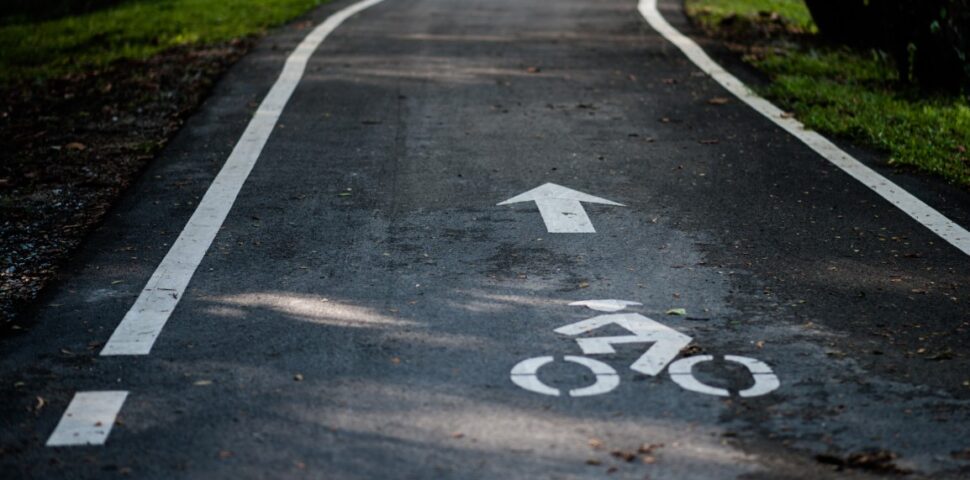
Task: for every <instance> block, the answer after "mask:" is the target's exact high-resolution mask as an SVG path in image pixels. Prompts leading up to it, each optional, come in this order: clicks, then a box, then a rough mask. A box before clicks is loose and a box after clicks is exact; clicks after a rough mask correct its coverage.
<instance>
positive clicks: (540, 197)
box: [499, 183, 624, 233]
mask: <svg viewBox="0 0 970 480" xmlns="http://www.w3.org/2000/svg"><path fill="white" fill-rule="evenodd" d="M521 202H536V206H537V207H539V214H540V215H542V221H543V222H545V223H546V230H548V231H549V233H596V229H594V228H593V222H591V221H590V220H589V215H586V210H585V209H584V208H583V204H582V203H580V202H586V203H601V204H603V205H616V206H619V207H623V206H624V205H623V204H622V203H616V202H613V201H610V200H606V199H605V198H600V197H594V196H592V195H588V194H585V193H583V192H577V191H576V190H573V189H570V188H566V187H563V186H559V185H556V184H554V183H547V184H545V185H541V186H539V187H536V188H533V189H532V190H529V191H528V192H525V193H523V194H521V195H516V196H515V197H512V198H510V199H508V200H506V201H504V202H502V203H499V205H511V204H513V203H521Z"/></svg>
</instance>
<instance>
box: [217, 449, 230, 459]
mask: <svg viewBox="0 0 970 480" xmlns="http://www.w3.org/2000/svg"><path fill="white" fill-rule="evenodd" d="M231 456H232V452H230V451H229V450H219V460H225V459H227V458H229V457H231Z"/></svg>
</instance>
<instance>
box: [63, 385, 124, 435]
mask: <svg viewBox="0 0 970 480" xmlns="http://www.w3.org/2000/svg"><path fill="white" fill-rule="evenodd" d="M127 398H128V392H127V391H125V390H110V391H99V392H77V393H75V394H74V398H72V399H71V403H69V404H68V405H67V410H65V411H64V415H62V416H61V420H60V421H59V422H57V427H54V432H53V433H51V436H50V437H49V438H48V439H47V443H46V444H45V446H48V447H70V446H79V445H104V442H106V441H107V440H108V435H110V434H111V428H112V427H114V424H115V420H116V419H117V418H118V412H120V411H121V407H122V406H124V404H125V400H126V399H127Z"/></svg>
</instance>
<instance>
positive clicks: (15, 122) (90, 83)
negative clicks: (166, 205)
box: [0, 40, 252, 335]
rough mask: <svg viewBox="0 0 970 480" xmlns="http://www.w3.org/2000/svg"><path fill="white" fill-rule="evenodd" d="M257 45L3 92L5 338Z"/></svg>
mask: <svg viewBox="0 0 970 480" xmlns="http://www.w3.org/2000/svg"><path fill="white" fill-rule="evenodd" d="M251 44H252V41H250V40H236V41H232V42H228V43H223V44H218V45H209V46H191V47H180V48H175V49H172V50H168V51H166V52H164V53H162V54H159V55H156V56H154V57H152V58H150V59H147V60H139V61H131V60H129V61H120V62H117V63H115V64H113V65H112V66H110V67H108V68H106V69H103V70H97V71H91V72H86V73H83V74H78V75H71V76H68V77H65V78H60V79H56V80H49V81H46V82H43V83H33V82H23V83H20V84H17V85H12V86H6V87H2V88H0V98H2V99H3V105H2V107H0V335H3V334H9V333H10V332H11V331H12V330H17V329H22V328H25V327H26V325H25V324H24V323H23V322H24V320H23V317H24V315H23V314H24V312H25V310H26V308H27V306H28V305H30V304H31V303H32V302H33V300H34V299H36V298H37V296H38V295H39V293H40V292H41V290H42V289H43V287H44V285H45V284H47V283H48V282H50V281H51V280H52V279H54V278H56V275H57V270H58V266H59V265H60V264H62V263H63V262H64V261H65V259H66V258H67V257H68V255H69V254H70V253H71V252H72V251H73V250H74V248H75V247H77V246H78V244H79V243H80V242H81V241H82V240H83V239H84V238H85V235H86V234H87V233H88V232H89V231H90V230H91V229H92V228H93V227H95V226H96V225H97V224H98V223H99V222H100V221H101V219H102V218H103V217H104V215H105V213H106V212H107V211H108V210H109V208H110V207H111V205H112V204H113V203H114V201H115V199H116V198H117V197H118V196H119V195H120V194H121V192H123V191H124V189H125V187H127V186H128V185H129V184H130V183H131V182H132V180H133V179H134V178H135V177H136V176H137V175H138V173H139V172H140V171H141V170H142V168H143V167H144V166H145V165H146V164H147V163H148V161H149V160H151V159H152V158H153V156H154V155H155V153H156V152H158V151H159V150H160V149H161V148H162V146H164V145H165V143H166V142H167V141H168V140H169V139H170V138H171V137H172V136H173V135H174V133H175V132H176V131H177V130H178V128H179V127H180V126H181V125H182V122H183V121H184V120H185V119H186V118H187V116H188V115H189V114H190V113H191V112H192V111H193V110H195V108H196V107H197V106H198V105H199V104H201V103H202V101H203V100H204V99H205V98H206V95H207V93H208V91H209V89H210V88H211V87H212V85H213V84H214V82H215V80H216V79H217V78H218V77H219V76H220V75H221V74H222V73H223V72H224V71H225V70H226V69H227V68H228V67H229V66H230V65H231V64H232V63H233V62H234V61H235V60H237V59H238V58H239V57H241V56H242V55H243V54H244V53H245V52H246V51H247V50H248V49H249V47H250V46H251Z"/></svg>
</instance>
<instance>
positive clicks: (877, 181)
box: [638, 0, 970, 256]
mask: <svg viewBox="0 0 970 480" xmlns="http://www.w3.org/2000/svg"><path fill="white" fill-rule="evenodd" d="M638 10H639V11H640V15H642V16H643V18H644V19H645V20H646V21H647V23H649V24H650V26H651V27H652V28H653V29H654V30H656V31H657V32H658V33H660V35H661V36H663V37H664V38H665V39H667V41H669V42H670V43H673V44H674V46H676V47H677V48H679V49H680V51H681V52H683V54H684V55H685V56H687V58H688V59H690V61H691V62H693V63H694V65H696V66H697V67H698V68H700V69H701V70H702V71H703V72H704V73H706V74H708V75H709V76H711V78H713V79H714V81H716V82H717V83H719V84H720V85H721V86H722V87H724V88H725V89H726V90H727V91H729V92H731V94H733V95H734V96H735V97H738V99H740V100H741V101H742V102H744V103H745V104H747V105H748V106H749V107H751V108H753V109H754V110H755V111H757V112H758V113H760V114H761V115H762V116H764V117H765V118H767V119H768V120H771V121H772V122H774V123H775V125H778V126H779V127H781V128H782V129H783V130H785V131H787V132H788V133H790V134H791V135H792V136H794V137H795V138H797V139H799V140H801V141H802V143H804V144H805V145H807V146H808V147H809V148H811V149H812V150H814V151H815V152H816V153H818V154H819V155H821V156H822V157H823V158H825V159H826V160H828V161H829V162H830V163H832V164H833V165H835V166H836V167H839V169H841V170H842V171H843V172H845V173H848V174H849V175H850V176H851V177H852V178H855V179H856V180H858V181H859V182H860V183H862V184H863V185H865V186H866V187H868V188H869V189H870V190H872V191H874V192H876V194H878V195H879V196H881V197H882V198H884V199H886V200H887V201H889V203H891V204H893V205H894V206H895V207H896V208H898V209H900V210H901V211H903V213H905V214H907V215H909V216H910V217H912V218H913V219H914V220H916V221H917V222H919V223H920V224H922V225H923V226H924V227H926V228H928V229H930V230H931V231H932V232H933V233H935V234H936V235H937V236H939V237H940V238H942V239H943V240H946V241H947V242H948V243H949V244H950V245H953V246H954V247H956V248H957V249H958V250H960V251H961V252H963V253H964V254H965V255H968V256H970V232H967V230H966V229H964V228H963V227H961V226H960V225H958V224H957V223H956V222H954V221H952V220H950V219H949V218H947V217H946V216H944V215H943V214H942V213H940V212H938V211H937V210H936V209H934V208H933V207H930V206H929V205H927V204H926V203H924V202H923V201H922V200H920V199H919V198H917V197H916V196H914V195H913V194H911V193H909V192H908V191H906V190H905V189H904V188H902V187H900V186H899V185H896V184H895V183H893V182H892V181H890V180H889V179H887V178H886V177H884V176H882V175H880V174H879V173H877V172H876V171H875V170H873V169H871V168H869V167H867V166H866V165H865V164H863V163H862V162H860V161H859V160H857V159H856V158H855V157H853V156H852V155H850V154H848V153H847V152H845V151H844V150H842V149H841V148H839V147H838V146H836V145H835V144H834V143H832V142H831V141H830V140H829V139H827V138H825V137H823V136H822V135H821V134H819V133H817V132H814V131H812V130H808V129H807V128H806V127H805V125H804V124H802V122H800V121H798V120H796V119H795V118H793V117H791V116H790V115H786V114H785V112H784V111H783V110H781V109H780V108H778V107H776V106H775V105H774V104H773V103H771V102H769V101H768V100H766V99H764V98H763V97H761V96H760V95H758V94H757V93H755V92H754V91H753V90H751V89H750V88H749V87H748V86H747V85H745V84H744V82H742V81H741V80H739V79H738V78H737V77H735V76H734V75H731V74H730V73H728V71H727V70H725V69H724V68H723V67H721V66H720V65H719V64H718V63H717V62H715V61H714V60H713V59H711V57H710V56H708V55H707V53H705V52H704V49H703V48H701V47H700V45H698V44H697V43H695V42H694V41H693V40H691V39H690V38H688V37H687V36H686V35H684V34H682V33H680V32H679V31H678V30H677V29H676V28H674V27H673V26H671V25H670V24H669V23H667V20H665V19H664V18H663V15H661V14H660V11H659V10H658V9H657V0H639V4H638Z"/></svg>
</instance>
